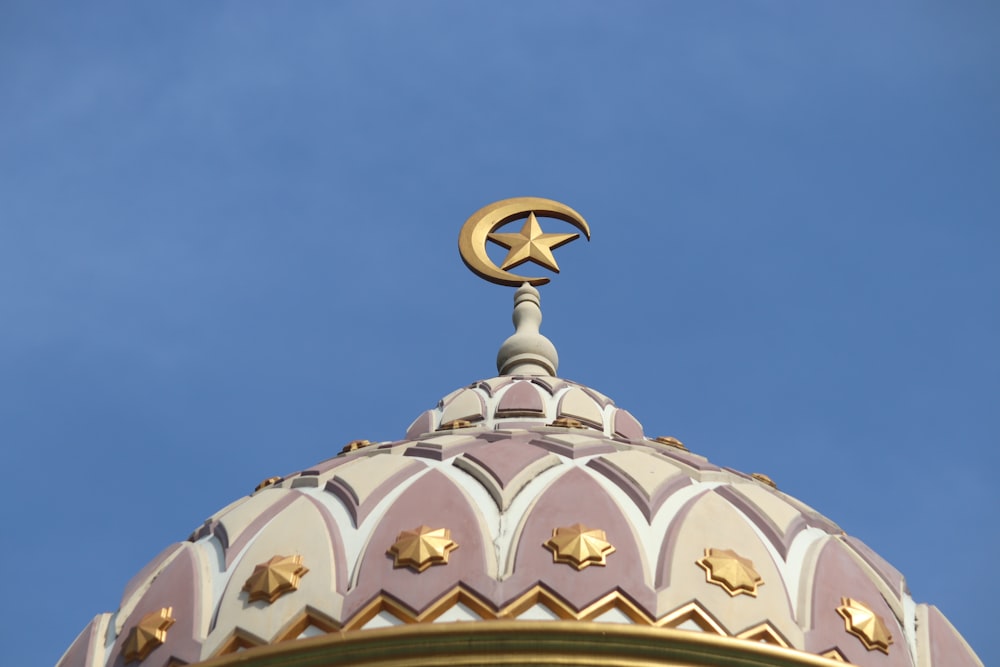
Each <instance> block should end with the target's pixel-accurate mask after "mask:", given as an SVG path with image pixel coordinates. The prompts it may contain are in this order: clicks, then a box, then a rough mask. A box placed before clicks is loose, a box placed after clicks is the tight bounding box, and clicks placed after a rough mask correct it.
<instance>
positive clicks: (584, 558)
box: [542, 523, 615, 570]
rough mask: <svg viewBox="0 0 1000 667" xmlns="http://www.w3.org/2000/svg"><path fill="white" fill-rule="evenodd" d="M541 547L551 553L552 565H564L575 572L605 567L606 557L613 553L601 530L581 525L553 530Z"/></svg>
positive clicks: (612, 548) (575, 524) (613, 550)
mask: <svg viewBox="0 0 1000 667" xmlns="http://www.w3.org/2000/svg"><path fill="white" fill-rule="evenodd" d="M542 546H544V547H545V548H546V549H548V550H549V551H551V552H552V562H553V563H566V564H567V565H571V566H573V567H575V568H576V569H577V570H582V569H583V568H585V567H588V566H590V565H602V566H603V565H607V564H608V562H607V558H608V556H610V555H611V554H613V553H614V552H615V548H614V547H613V546H612V545H611V543H610V542H608V540H607V535H605V533H604V531H603V530H601V529H599V528H588V527H586V526H584V525H583V524H582V523H574V524H573V525H572V526H563V527H562V528H556V529H554V530H553V531H552V537H551V538H549V541H548V542H546V543H545V544H543V545H542Z"/></svg>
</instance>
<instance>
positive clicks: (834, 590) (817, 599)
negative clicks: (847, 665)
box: [800, 538, 913, 667]
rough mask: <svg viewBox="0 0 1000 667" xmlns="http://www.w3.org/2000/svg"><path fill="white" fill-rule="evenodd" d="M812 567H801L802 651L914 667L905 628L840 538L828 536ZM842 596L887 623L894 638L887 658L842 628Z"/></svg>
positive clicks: (858, 661) (888, 666)
mask: <svg viewBox="0 0 1000 667" xmlns="http://www.w3.org/2000/svg"><path fill="white" fill-rule="evenodd" d="M816 551H817V552H818V553H817V555H816V557H815V558H816V560H815V564H814V565H813V566H812V567H806V568H804V569H803V575H802V576H803V577H806V578H807V579H808V580H806V581H803V582H802V583H801V587H800V590H801V591H802V592H803V593H804V594H805V595H806V596H807V599H806V600H804V603H805V604H806V605H808V608H809V614H810V619H809V627H808V630H807V632H806V642H805V649H806V650H807V651H809V652H810V653H824V652H826V651H828V650H829V649H831V648H836V649H837V650H839V651H840V652H841V653H842V654H843V655H844V656H845V657H846V658H847V659H848V661H850V662H851V663H854V664H858V665H872V666H875V667H879V666H882V665H885V667H913V661H912V659H911V656H910V651H909V648H908V647H907V644H906V640H905V635H904V633H903V628H902V627H901V626H900V624H899V620H898V619H897V618H896V615H895V614H894V613H893V611H892V609H891V608H890V607H889V605H888V604H886V602H885V600H884V599H883V598H882V593H881V591H880V590H879V588H878V587H877V586H876V585H875V583H874V582H873V581H872V579H871V577H870V576H869V574H868V573H867V572H866V571H865V570H864V569H863V568H862V567H861V565H860V563H859V562H858V561H857V560H856V559H855V557H854V556H852V555H851V554H850V553H849V551H848V548H847V547H846V546H844V545H843V544H842V543H841V542H840V541H839V540H837V539H835V538H830V539H828V540H826V541H825V543H824V544H823V545H822V546H821V547H820V548H819V549H818V550H816ZM844 598H851V599H854V600H858V601H860V602H862V603H864V604H865V605H866V606H867V607H868V608H870V609H871V610H872V611H874V612H875V613H876V614H878V616H879V617H880V618H881V619H882V622H883V623H885V625H886V627H887V628H888V630H889V632H890V633H891V635H892V641H893V643H892V645H891V646H890V647H889V653H888V655H886V654H884V653H882V652H881V651H872V650H868V649H866V648H865V646H864V644H862V642H861V640H860V639H858V638H857V637H855V636H853V635H851V634H849V633H848V632H847V631H846V630H845V629H844V619H843V618H842V617H841V616H840V614H838V613H837V608H838V607H839V606H840V605H841V603H842V600H843V599H844Z"/></svg>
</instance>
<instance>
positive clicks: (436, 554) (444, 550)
mask: <svg viewBox="0 0 1000 667" xmlns="http://www.w3.org/2000/svg"><path fill="white" fill-rule="evenodd" d="M457 548H458V544H457V543H456V542H455V541H454V540H452V539H451V531H450V530H448V529H447V528H431V527H430V526H418V527H417V528H414V529H413V530H404V531H403V532H401V533H400V534H399V536H398V537H397V538H396V542H395V543H394V544H393V545H392V546H391V547H389V550H388V551H387V552H386V553H388V554H389V555H390V556H392V558H393V567H397V568H399V567H409V568H410V569H413V570H416V571H417V572H423V571H424V570H426V569H427V568H429V567H430V566H431V565H447V564H448V556H449V555H450V554H451V552H452V551H454V550H455V549H457Z"/></svg>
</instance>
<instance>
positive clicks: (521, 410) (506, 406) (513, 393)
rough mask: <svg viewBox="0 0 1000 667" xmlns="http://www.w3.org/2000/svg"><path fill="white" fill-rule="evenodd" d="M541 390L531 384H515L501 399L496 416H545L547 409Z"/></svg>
mask: <svg viewBox="0 0 1000 667" xmlns="http://www.w3.org/2000/svg"><path fill="white" fill-rule="evenodd" d="M538 391H539V389H538V387H536V386H535V385H534V384H533V383H531V382H515V383H514V384H513V385H512V386H511V387H510V388H509V389H508V390H507V391H505V392H504V394H503V396H502V397H501V398H500V404H499V405H498V406H497V410H496V416H497V417H505V416H524V415H525V414H527V415H539V416H541V415H543V414H545V407H544V405H543V404H542V397H541V395H539V393H538Z"/></svg>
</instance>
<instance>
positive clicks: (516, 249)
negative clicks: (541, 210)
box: [489, 213, 580, 273]
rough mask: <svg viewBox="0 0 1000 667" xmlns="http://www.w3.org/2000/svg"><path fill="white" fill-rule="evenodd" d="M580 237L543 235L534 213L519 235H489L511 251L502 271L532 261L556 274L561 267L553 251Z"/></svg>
mask: <svg viewBox="0 0 1000 667" xmlns="http://www.w3.org/2000/svg"><path fill="white" fill-rule="evenodd" d="M579 237H580V235H579V234H544V233H542V228H541V226H539V224H538V218H536V217H535V214H534V213H531V214H530V215H528V220H527V221H526V222H525V223H524V227H522V228H521V231H520V232H518V233H517V234H509V233H508V234H505V233H497V232H495V233H493V234H490V235H489V239H490V240H491V241H493V242H494V243H498V244H500V245H502V246H503V247H504V248H507V249H508V250H509V251H510V252H508V253H507V257H506V258H505V259H504V260H503V264H501V265H500V269H501V270H503V271H506V270H507V269H512V268H514V267H515V266H520V265H521V264H524V263H525V262H527V261H532V262H534V263H535V264H538V265H539V266H544V267H545V268H546V269H549V270H551V271H555V272H556V273H559V265H558V264H556V258H555V257H553V256H552V251H553V250H554V249H556V248H558V247H559V246H561V245H566V244H567V243H569V242H570V241H572V240H574V239H577V238H579Z"/></svg>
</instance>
